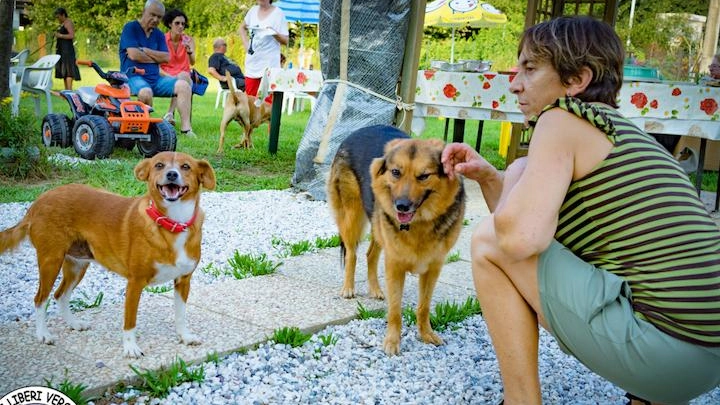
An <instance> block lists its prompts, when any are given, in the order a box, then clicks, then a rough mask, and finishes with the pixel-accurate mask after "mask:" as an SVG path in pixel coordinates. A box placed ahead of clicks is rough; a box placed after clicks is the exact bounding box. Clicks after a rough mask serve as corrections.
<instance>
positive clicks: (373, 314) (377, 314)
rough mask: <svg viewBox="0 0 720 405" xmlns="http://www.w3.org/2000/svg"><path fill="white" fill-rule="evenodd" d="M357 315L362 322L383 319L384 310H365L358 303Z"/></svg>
mask: <svg viewBox="0 0 720 405" xmlns="http://www.w3.org/2000/svg"><path fill="white" fill-rule="evenodd" d="M357 314H358V319H360V320H363V321H364V320H367V319H372V318H385V310H384V309H382V308H381V309H367V308H365V306H364V305H363V304H362V302H360V301H358V305H357Z"/></svg>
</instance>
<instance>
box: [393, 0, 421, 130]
mask: <svg viewBox="0 0 720 405" xmlns="http://www.w3.org/2000/svg"><path fill="white" fill-rule="evenodd" d="M425 4H426V1H425V0H418V1H412V2H411V4H410V21H409V22H408V32H407V37H405V55H403V66H402V72H401V74H400V98H402V101H403V103H406V104H412V103H414V102H415V87H416V86H417V72H418V66H419V65H420V47H421V46H422V38H423V24H424V23H425ZM412 117H413V112H412V110H409V111H400V110H398V111H396V112H395V122H396V125H397V126H398V128H400V129H401V130H403V131H405V132H407V133H410V124H411V123H412ZM400 123H402V124H400Z"/></svg>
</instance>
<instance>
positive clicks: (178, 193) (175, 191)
mask: <svg viewBox="0 0 720 405" xmlns="http://www.w3.org/2000/svg"><path fill="white" fill-rule="evenodd" d="M157 187H158V190H159V191H160V195H162V197H163V198H164V199H165V200H167V201H177V200H178V199H179V198H181V197H182V196H183V195H185V193H186V192H187V191H188V187H187V186H179V185H177V184H174V183H169V184H158V186H157Z"/></svg>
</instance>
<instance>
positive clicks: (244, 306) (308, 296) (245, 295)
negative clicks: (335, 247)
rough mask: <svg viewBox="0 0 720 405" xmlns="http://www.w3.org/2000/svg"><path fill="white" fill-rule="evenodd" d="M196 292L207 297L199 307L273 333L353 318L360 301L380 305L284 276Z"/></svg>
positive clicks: (218, 285)
mask: <svg viewBox="0 0 720 405" xmlns="http://www.w3.org/2000/svg"><path fill="white" fill-rule="evenodd" d="M309 261H310V262H312V260H311V258H309ZM195 292H196V293H197V294H199V295H200V296H203V297H205V298H204V299H203V301H202V302H198V303H197V305H199V306H201V307H203V308H205V309H207V310H210V311H218V312H219V313H223V314H225V315H226V316H227V317H231V318H234V319H236V320H241V321H243V322H245V323H249V324H253V325H257V326H259V327H262V328H265V329H269V330H270V331H273V330H275V329H279V328H282V327H292V326H295V327H298V328H300V329H302V330H307V331H313V330H318V329H320V328H322V327H324V326H325V325H327V324H330V323H337V322H347V321H349V320H350V319H353V318H354V317H355V316H356V314H357V302H358V300H360V301H361V302H362V303H363V305H365V306H366V307H376V306H377V305H379V303H378V302H377V300H372V299H367V298H357V299H351V300H347V299H344V298H342V297H340V295H339V294H338V291H337V289H334V288H330V287H326V286H324V285H322V284H318V283H311V282H308V281H306V280H301V279H297V278H292V277H288V276H285V275H282V274H272V275H266V276H260V277H251V278H247V279H244V280H228V281H226V282H223V283H217V284H213V285H209V286H201V287H198V288H197V289H196V290H195Z"/></svg>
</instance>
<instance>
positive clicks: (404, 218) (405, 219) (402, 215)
mask: <svg viewBox="0 0 720 405" xmlns="http://www.w3.org/2000/svg"><path fill="white" fill-rule="evenodd" d="M413 216H415V213H414V212H398V213H397V220H398V222H400V223H401V224H408V223H410V221H412V219H413Z"/></svg>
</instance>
